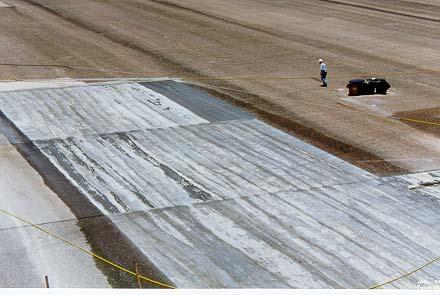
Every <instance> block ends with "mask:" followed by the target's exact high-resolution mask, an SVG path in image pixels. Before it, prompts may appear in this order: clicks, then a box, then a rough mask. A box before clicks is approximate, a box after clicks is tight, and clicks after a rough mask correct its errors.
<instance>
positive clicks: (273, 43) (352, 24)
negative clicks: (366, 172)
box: [0, 0, 440, 173]
mask: <svg viewBox="0 0 440 295" xmlns="http://www.w3.org/2000/svg"><path fill="white" fill-rule="evenodd" d="M8 2H9V3H10V4H12V5H13V6H14V8H13V9H12V8H5V9H1V10H0V26H1V27H2V34H1V36H0V41H1V42H0V55H1V56H2V62H1V63H2V64H3V65H1V74H0V75H1V78H2V79H32V78H38V79H41V78H56V77H118V76H119V77H133V76H148V77H164V76H166V77H183V76H186V77H197V78H200V77H201V78H213V77H217V76H227V77H233V76H245V77H260V78H258V79H244V80H240V79H230V80H220V81H217V80H203V81H200V80H199V81H198V83H202V82H203V83H204V84H208V85H209V86H210V87H212V88H215V89H217V90H219V91H221V92H223V93H225V94H228V95H230V96H232V99H234V100H235V101H237V102H241V103H246V104H247V105H248V106H249V107H251V108H255V109H258V110H262V111H266V112H270V113H273V114H276V115H277V116H278V117H279V118H280V122H286V121H288V122H294V123H295V124H297V125H294V124H284V125H286V126H290V127H289V128H290V129H291V130H292V132H296V133H301V135H303V136H305V137H307V136H308V135H307V134H310V132H303V127H304V128H306V127H307V128H311V129H312V130H315V131H316V132H319V133H320V134H324V135H326V136H328V137H329V138H331V139H335V140H337V143H336V142H334V141H329V140H327V139H326V138H324V137H322V136H321V137H319V136H316V137H314V138H313V140H314V141H315V142H314V143H315V144H318V145H319V146H320V147H322V148H324V149H327V150H329V151H332V152H334V153H335V154H338V155H339V156H342V157H346V159H348V160H350V161H352V162H353V163H356V164H357V165H360V166H362V167H366V168H368V169H370V170H372V171H375V172H383V173H389V172H395V171H394V170H392V169H391V170H387V169H385V168H384V167H383V166H384V165H385V164H384V163H385V162H386V163H391V164H393V165H395V166H397V167H398V168H399V167H400V168H401V169H406V170H409V171H411V172H420V171H425V170H432V169H438V168H439V165H440V161H439V159H440V149H439V146H440V145H439V140H438V136H437V135H433V134H431V133H425V131H426V130H425V129H426V128H427V127H428V126H425V125H420V126H414V124H411V125H408V124H406V123H404V122H401V121H397V120H393V119H390V118H388V117H389V116H391V115H392V114H395V113H400V112H406V115H407V116H408V117H410V118H411V117H413V112H414V111H418V110H420V109H424V110H431V111H430V113H433V114H434V115H435V114H437V115H438V108H437V107H438V105H437V99H436V97H437V94H438V88H439V85H440V78H439V77H440V76H439V75H438V74H437V73H436V72H429V71H428V72H426V71H427V70H438V68H439V66H440V52H439V48H440V39H439V38H438V24H439V17H438V16H439V15H440V4H439V3H438V1H423V0H410V1H400V0H399V1H372V0H362V1H348V0H341V1H325V0H311V1H309V0H292V1H267V0H258V1H255V0H241V1H225V0H206V1H198V0H148V1H140V0H127V1H117V0H109V1H100V0H92V1H90V0H78V1H74V2H73V1H68V0H57V1H53V0H10V1H8ZM60 40H63V41H62V42H60ZM320 57H321V58H324V59H325V60H326V61H327V64H328V66H329V69H330V72H329V79H330V89H321V88H319V87H318V83H319V81H317V79H318V64H317V62H316V61H317V59H318V58H320ZM65 66H70V68H66V67H65ZM367 73H368V75H370V74H369V73H372V74H374V75H376V76H384V77H386V78H388V80H389V82H390V83H391V85H392V89H391V92H392V93H393V95H389V96H386V97H378V98H376V99H375V100H371V99H369V98H365V97H358V98H353V99H349V100H347V99H346V91H345V90H344V88H345V85H346V83H347V81H348V79H349V78H357V77H359V76H365V75H367ZM265 77H303V78H304V79H292V80H288V79H287V80H285V79H265ZM336 77H343V78H336ZM194 81H195V82H197V81H196V80H194ZM217 87H224V88H229V89H224V88H221V89H219V88H217ZM231 88H232V89H236V90H238V91H236V90H231ZM341 89H342V90H341ZM240 91H247V92H250V94H249V93H243V92H240ZM359 110H361V111H366V112H367V113H359V112H357V111H359ZM371 113H373V114H381V115H385V116H386V117H385V118H383V117H377V116H374V115H371ZM433 118H434V119H433ZM435 118H436V117H435V116H432V115H428V114H422V115H421V119H429V120H434V121H435V120H437V119H435ZM436 122H437V121H436ZM414 127H415V128H414ZM307 130H309V129H307ZM341 143H343V144H341ZM350 147H352V148H355V149H359V150H360V151H363V152H364V153H362V152H358V153H356V154H353V153H349V154H348V155H347V150H350ZM426 155H429V156H426ZM373 156H374V157H373ZM384 161H385V162H384Z"/></svg>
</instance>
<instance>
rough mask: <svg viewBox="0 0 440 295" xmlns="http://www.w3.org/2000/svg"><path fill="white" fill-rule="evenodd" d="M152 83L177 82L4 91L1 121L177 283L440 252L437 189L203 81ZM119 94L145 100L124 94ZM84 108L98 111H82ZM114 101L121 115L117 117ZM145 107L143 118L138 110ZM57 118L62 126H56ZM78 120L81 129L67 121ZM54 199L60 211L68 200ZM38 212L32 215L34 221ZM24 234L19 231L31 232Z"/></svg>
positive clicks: (357, 272)
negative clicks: (259, 112) (410, 181)
mask: <svg viewBox="0 0 440 295" xmlns="http://www.w3.org/2000/svg"><path fill="white" fill-rule="evenodd" d="M151 85H152V86H151V88H154V89H161V91H162V93H164V91H165V90H164V89H166V90H167V91H171V92H173V94H172V95H168V96H167V97H165V96H163V95H162V94H159V93H157V92H155V91H154V90H152V89H149V88H148V87H149V84H148V83H143V85H140V84H134V83H128V84H120V83H116V84H115V85H108V84H107V85H92V86H76V87H67V88H59V89H48V90H44V89H37V90H32V91H18V92H7V93H1V94H0V95H1V99H0V111H1V112H2V118H3V120H4V121H7V122H9V123H8V124H9V125H8V124H5V126H6V127H3V129H4V130H2V131H3V132H4V133H5V134H6V135H9V134H11V132H6V131H7V130H6V129H7V128H10V129H14V130H16V133H17V134H18V135H17V136H18V137H20V138H19V140H17V143H16V145H15V146H16V147H17V148H18V149H19V150H20V146H22V145H23V144H25V145H33V146H34V147H35V149H36V150H35V152H34V153H32V154H31V155H30V157H39V158H41V159H40V160H41V161H46V164H45V165H40V166H39V167H40V168H39V170H38V172H39V173H40V174H41V175H42V176H43V177H45V181H46V185H48V186H49V187H51V183H50V180H49V179H50V178H48V177H47V174H48V173H49V174H52V173H55V172H56V171H52V170H50V169H49V170H48V168H45V167H49V166H50V165H53V167H54V169H55V170H57V171H58V172H60V173H61V174H62V175H64V176H65V177H66V179H67V180H68V182H69V183H71V184H72V185H73V186H74V187H76V188H78V190H79V191H80V193H81V195H75V196H74V198H75V202H76V203H75V204H76V205H75V210H76V211H75V212H77V209H78V206H89V205H87V204H91V206H94V207H96V208H97V211H98V212H100V213H102V214H104V215H105V216H108V218H110V220H111V222H112V224H114V225H115V229H114V230H113V231H105V237H106V239H109V240H111V239H112V237H113V236H116V235H117V233H116V231H119V232H120V233H123V234H122V236H123V237H122V238H121V237H120V236H121V235H120V234H119V236H118V239H119V240H118V243H119V242H121V241H122V240H121V239H124V240H127V241H129V243H131V244H132V245H134V247H135V248H136V249H138V250H139V251H140V253H141V254H142V255H143V256H144V257H146V259H148V260H149V262H150V263H151V266H152V267H153V268H154V269H156V270H158V271H160V272H161V273H162V274H163V276H164V277H165V278H166V279H167V280H168V281H169V282H171V283H172V284H174V285H175V286H176V287H186V288H189V287H194V288H197V287H211V288H214V287H225V288H232V287H265V288H271V287H284V288H289V287H290V288H367V287H371V286H372V285H374V284H376V283H381V282H383V281H386V280H388V279H390V278H394V277H396V276H397V275H399V274H402V273H404V272H407V271H410V270H412V269H414V268H415V267H418V266H420V265H422V264H424V263H425V262H426V261H428V260H430V259H433V258H434V257H435V256H436V255H438V253H439V252H440V242H439V241H438V239H436V238H435V237H436V233H437V232H438V230H439V228H438V227H439V226H438V224H437V222H436V221H437V214H438V210H439V209H440V204H439V202H438V199H436V198H432V197H427V196H425V195H421V194H419V193H417V192H415V191H412V190H409V189H408V187H407V185H405V184H404V183H403V182H399V181H397V180H392V179H390V178H380V177H378V176H375V175H373V174H370V173H369V172H366V171H364V170H362V169H360V168H358V167H355V166H353V165H351V164H349V163H347V162H345V161H343V160H341V159H339V158H337V157H335V156H333V155H331V154H329V153H326V152H324V151H322V150H320V149H318V148H316V147H314V146H312V145H310V144H308V143H305V142H304V141H301V140H299V139H297V138H294V137H292V136H291V135H288V134H287V133H284V132H282V131H280V130H278V129H276V128H273V127H271V126H269V125H268V124H265V123H263V122H261V121H260V120H257V119H255V118H253V117H252V116H251V115H248V114H246V113H245V112H243V111H240V110H238V109H237V108H235V107H233V106H229V108H230V110H229V111H227V112H225V113H226V114H227V115H226V116H225V117H224V118H220V117H218V116H210V115H209V113H206V112H201V110H205V109H208V108H210V109H211V110H213V111H214V113H215V110H221V109H224V108H225V107H226V106H227V105H225V103H224V102H221V101H219V100H218V99H216V98H212V97H211V96H209V95H208V94H207V93H206V92H203V91H201V90H198V89H196V88H194V89H192V90H191V91H189V90H188V86H187V85H182V84H179V83H176V82H169V81H168V82H154V83H153V84H151ZM188 91H189V92H190V93H192V95H193V96H194V97H195V101H197V102H198V103H197V104H191V103H188V99H187V102H186V107H183V106H180V105H179V104H178V103H177V102H176V101H178V100H180V101H182V97H180V98H179V96H181V95H182V93H188ZM116 92H117V94H115V93H116ZM84 93H87V95H84ZM139 93H141V94H139ZM147 94H148V95H147ZM77 95H78V96H79V95H83V96H82V97H83V98H82V99H81V100H78V98H77ZM145 95H147V97H154V98H157V97H160V102H161V104H164V105H165V106H166V108H165V109H166V110H165V109H164V108H163V106H164V105H161V106H160V107H159V106H158V105H157V104H154V103H150V102H145V103H140V102H142V101H143V100H142V98H144V97H145ZM118 98H124V99H125V100H126V101H127V105H128V106H131V105H135V106H136V108H135V109H134V108H130V107H121V105H120V103H119V99H118ZM25 101H27V102H28V103H29V104H32V108H31V109H30V108H29V107H28V105H27V104H25V103H24V102H25ZM54 101H57V102H59V103H58V104H57V105H55V104H53V103H50V102H54ZM155 101H156V100H153V102H155ZM183 103H185V102H183ZM183 103H182V104H183ZM54 106H55V107H54ZM168 107H169V109H168ZM193 109H194V112H193ZM85 110H87V111H88V112H90V116H94V118H96V120H91V118H84V119H81V116H80V115H79V114H82V113H83V112H85ZM99 110H102V111H99ZM109 110H114V113H112V114H113V116H114V117H117V118H125V120H123V121H122V123H121V124H118V125H117V126H116V124H113V125H112V122H111V121H110V119H109V118H108V117H106V116H105V114H106V113H108V112H109ZM176 110H178V111H176ZM133 113H134V114H139V115H138V116H134V115H133ZM145 113H148V114H149V116H148V120H147V119H146V118H145V117H143V116H141V115H140V114H145ZM197 113H198V114H197ZM42 114H45V116H46V117H48V118H53V119H52V120H36V124H31V121H30V120H29V118H36V117H38V116H42ZM199 114H200V115H199ZM201 116H203V117H201ZM164 118H166V120H165V119H164ZM182 118H184V119H185V120H184V119H182ZM73 119H75V120H73ZM102 120H106V121H108V122H109V126H110V127H109V128H107V127H105V126H106V124H103V121H102ZM60 122H65V124H66V126H67V127H66V128H64V129H61V128H59V127H58V126H57V125H59V124H60ZM70 122H75V124H81V126H83V130H86V132H77V131H75V130H74V127H72V128H71V129H69V126H73V125H74V124H73V123H70ZM7 126H9V127H7ZM75 126H78V125H75ZM46 129H49V130H55V131H56V132H55V131H54V132H53V133H51V134H48V133H47V131H46ZM20 134H21V135H20ZM53 136H59V137H53ZM8 138H9V139H10V140H12V141H13V140H14V138H15V137H13V136H9V137H8ZM37 151H39V153H37ZM24 155H25V157H27V156H29V154H24ZM27 160H32V159H27ZM21 161H24V160H23V159H21ZM41 167H43V168H42V169H41ZM46 170H47V171H46ZM33 173H36V172H35V171H34V172H33ZM23 178H24V177H23ZM23 202H25V200H23V201H20V202H18V203H19V204H21V203H23ZM58 202H59V201H58ZM2 203H3V202H2ZM44 204H45V203H44V202H42V203H41V205H40V204H39V205H38V206H44V207H46V206H45V205H44ZM55 204H56V203H55ZM55 204H50V205H47V208H52V207H53V206H55ZM69 204H71V203H69ZM51 206H52V207H51ZM59 206H61V205H59ZM13 209H14V208H11V210H13ZM44 210H47V209H46V208H45V209H44ZM53 210H54V211H56V212H58V211H60V212H63V211H62V210H63V209H62V206H61V207H60V209H55V208H54V209H53ZM22 213H23V214H25V215H26V214H27V212H26V211H23V212H22ZM57 214H61V213H57ZM38 216H40V214H37V215H36V217H35V218H34V217H32V218H34V219H35V220H36V221H37V222H39V221H40V220H39V219H38ZM76 217H78V216H76ZM82 217H84V216H82ZM91 218H93V217H91ZM57 225H58V224H56V225H54V226H57ZM51 226H52V225H51ZM82 229H83V230H84V228H82ZM26 230H28V229H26ZM88 232H89V233H90V231H88ZM95 234H98V233H97V232H96V230H95ZM66 235H67V236H69V235H68V234H66ZM26 239H27V240H25V241H18V242H17V243H18V244H19V245H23V244H24V245H27V244H26V243H29V241H30V238H29V237H27V238H26ZM92 240H93V236H92V235H90V234H89V235H87V242H88V243H91V241H92ZM60 247H62V246H61V245H60ZM95 247H96V246H95ZM101 247H104V248H105V247H106V246H105V243H104V246H102V245H101ZM104 248H102V249H100V248H98V249H95V250H98V251H101V250H103V249H104ZM104 250H105V249H104ZM60 251H61V250H60ZM113 255H117V254H114V253H113ZM109 258H110V259H115V258H117V257H116V256H110V257H109ZM2 259H4V257H3V258H2ZM41 259H42V260H44V259H43V258H41ZM130 263H131V261H130ZM85 267H86V268H87V269H88V271H90V272H93V270H94V267H93V266H90V265H89V266H87V265H86V266H85ZM439 271H440V268H439V266H438V265H432V266H430V267H428V268H425V269H423V270H422V271H420V272H417V273H416V274H414V275H412V276H410V277H407V278H405V279H402V280H399V281H398V282H396V283H394V284H390V285H388V286H387V287H391V288H392V287H394V288H396V287H397V288H415V287H416V286H417V285H416V284H417V281H418V279H430V278H435V277H436V274H437V273H438V272H439ZM91 278H92V277H91ZM108 279H109V278H108ZM109 280H110V279H109ZM98 282H99V280H98ZM80 284H83V286H90V285H91V284H89V283H88V282H80ZM112 285H113V284H112ZM113 286H115V285H113Z"/></svg>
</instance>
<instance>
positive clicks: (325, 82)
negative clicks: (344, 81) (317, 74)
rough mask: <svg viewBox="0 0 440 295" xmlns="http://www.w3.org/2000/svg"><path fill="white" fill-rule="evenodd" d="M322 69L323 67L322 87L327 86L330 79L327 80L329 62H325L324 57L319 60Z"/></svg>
mask: <svg viewBox="0 0 440 295" xmlns="http://www.w3.org/2000/svg"><path fill="white" fill-rule="evenodd" d="M318 62H319V65H320V69H321V81H322V85H321V87H327V85H328V81H327V64H326V63H325V62H324V60H323V59H322V58H320V59H319V60H318Z"/></svg>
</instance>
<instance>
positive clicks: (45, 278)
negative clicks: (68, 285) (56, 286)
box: [44, 276, 49, 289]
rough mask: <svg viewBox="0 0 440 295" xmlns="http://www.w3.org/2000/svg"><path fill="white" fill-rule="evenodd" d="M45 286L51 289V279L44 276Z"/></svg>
mask: <svg viewBox="0 0 440 295" xmlns="http://www.w3.org/2000/svg"><path fill="white" fill-rule="evenodd" d="M44 284H45V285H46V288H47V289H49V277H48V276H44Z"/></svg>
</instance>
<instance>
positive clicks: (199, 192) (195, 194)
mask: <svg viewBox="0 0 440 295" xmlns="http://www.w3.org/2000/svg"><path fill="white" fill-rule="evenodd" d="M116 137H117V138H118V139H119V140H123V141H125V142H127V143H128V144H129V145H130V147H132V148H133V151H134V152H135V153H137V154H138V155H140V156H141V157H142V158H144V159H145V160H147V161H148V162H150V163H151V164H153V165H154V166H156V167H159V168H160V169H162V171H163V172H164V174H165V175H166V176H168V178H170V179H172V180H173V181H174V182H175V183H176V184H177V185H179V186H180V187H182V188H183V189H184V190H185V191H186V192H187V194H188V196H189V197H191V198H194V199H197V200H200V201H209V200H212V199H213V197H212V196H211V194H210V193H209V192H207V191H204V190H203V189H201V188H200V187H198V186H197V185H195V184H193V183H192V182H191V181H189V180H187V179H185V178H184V177H183V176H182V175H180V174H179V173H177V172H176V171H175V170H174V169H173V168H171V167H170V166H168V165H165V164H164V163H161V162H160V161H158V160H157V159H155V158H154V157H153V156H151V155H149V154H147V153H146V152H145V150H143V149H141V148H139V147H138V146H137V145H136V143H135V142H134V141H133V140H132V139H131V138H130V136H128V135H127V134H126V133H119V134H117V135H116ZM110 138H111V137H110ZM151 207H154V206H151Z"/></svg>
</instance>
